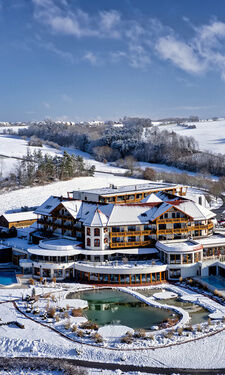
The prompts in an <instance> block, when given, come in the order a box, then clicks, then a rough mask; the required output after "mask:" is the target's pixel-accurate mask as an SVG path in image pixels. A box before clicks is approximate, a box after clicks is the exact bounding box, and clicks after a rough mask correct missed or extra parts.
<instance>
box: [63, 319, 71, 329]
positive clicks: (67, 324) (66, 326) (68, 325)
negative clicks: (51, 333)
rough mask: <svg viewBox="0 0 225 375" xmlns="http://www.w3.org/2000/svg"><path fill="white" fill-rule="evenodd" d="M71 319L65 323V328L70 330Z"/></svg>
mask: <svg viewBox="0 0 225 375" xmlns="http://www.w3.org/2000/svg"><path fill="white" fill-rule="evenodd" d="M70 326H71V325H70V321H69V320H68V321H67V322H66V323H65V324H64V328H65V329H67V330H69V329H70Z"/></svg>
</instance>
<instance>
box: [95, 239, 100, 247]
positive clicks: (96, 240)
mask: <svg viewBox="0 0 225 375" xmlns="http://www.w3.org/2000/svg"><path fill="white" fill-rule="evenodd" d="M94 246H95V247H99V246H100V240H99V239H95V241H94Z"/></svg>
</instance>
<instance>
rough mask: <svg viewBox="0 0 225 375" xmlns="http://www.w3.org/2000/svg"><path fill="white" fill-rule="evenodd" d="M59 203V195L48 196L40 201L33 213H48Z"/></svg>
mask: <svg viewBox="0 0 225 375" xmlns="http://www.w3.org/2000/svg"><path fill="white" fill-rule="evenodd" d="M60 203H61V199H60V197H53V196H51V197H49V198H48V199H47V201H45V202H44V203H42V205H41V206H40V207H38V208H37V209H36V210H35V211H34V213H35V214H39V215H49V214H50V213H51V212H52V211H53V210H54V209H55V208H56V207H57V206H58V205H59V204H60Z"/></svg>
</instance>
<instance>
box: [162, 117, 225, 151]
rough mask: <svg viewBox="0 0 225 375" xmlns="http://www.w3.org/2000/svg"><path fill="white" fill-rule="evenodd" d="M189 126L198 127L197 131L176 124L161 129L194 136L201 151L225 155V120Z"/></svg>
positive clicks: (194, 123)
mask: <svg viewBox="0 0 225 375" xmlns="http://www.w3.org/2000/svg"><path fill="white" fill-rule="evenodd" d="M157 125H158V124H157ZM157 125H156V126H157ZM187 125H188V126H189V125H196V129H188V128H185V127H182V126H180V125H176V124H173V125H163V126H159V129H167V130H170V131H175V132H176V133H178V134H180V135H183V136H189V137H190V136H192V137H194V138H195V139H196V141H197V142H198V143H199V147H200V150H204V151H211V152H215V153H221V154H225V119H223V120H217V121H211V120H210V121H200V122H193V123H191V122H189V123H187Z"/></svg>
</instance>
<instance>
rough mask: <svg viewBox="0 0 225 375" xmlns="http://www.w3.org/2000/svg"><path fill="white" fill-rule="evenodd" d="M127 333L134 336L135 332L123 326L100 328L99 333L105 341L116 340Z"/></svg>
mask: <svg viewBox="0 0 225 375" xmlns="http://www.w3.org/2000/svg"><path fill="white" fill-rule="evenodd" d="M127 332H130V333H132V335H133V334H134V330H133V329H132V328H130V327H127V326H123V325H107V326H104V327H100V328H99V329H98V333H99V334H100V335H101V336H102V337H103V338H104V339H109V340H111V339H115V338H119V337H122V336H124V335H126V333H127Z"/></svg>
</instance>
